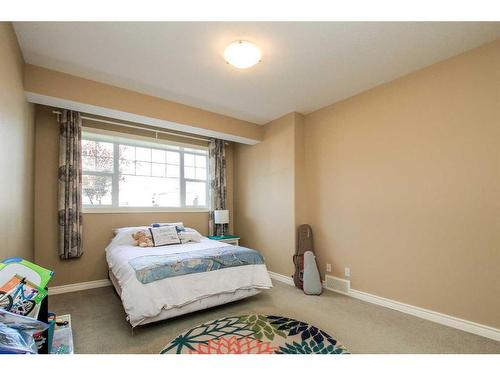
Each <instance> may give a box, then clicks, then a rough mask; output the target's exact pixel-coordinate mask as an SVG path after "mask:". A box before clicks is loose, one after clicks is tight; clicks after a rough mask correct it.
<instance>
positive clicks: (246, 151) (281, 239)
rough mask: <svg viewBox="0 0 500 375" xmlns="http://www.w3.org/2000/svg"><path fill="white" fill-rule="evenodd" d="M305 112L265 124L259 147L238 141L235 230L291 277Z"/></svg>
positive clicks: (273, 267) (269, 263) (245, 242)
mask: <svg viewBox="0 0 500 375" xmlns="http://www.w3.org/2000/svg"><path fill="white" fill-rule="evenodd" d="M299 118H301V115H298V114H295V113H290V114H288V115H286V116H283V117H281V118H279V119H277V120H274V121H272V122H270V123H269V124H266V125H264V139H263V141H262V142H261V143H259V144H258V145H255V146H247V145H241V144H238V145H235V153H234V163H235V168H234V184H235V193H234V194H235V199H234V209H235V233H236V234H238V235H239V236H241V243H242V245H243V246H248V247H252V248H255V249H257V250H259V251H261V252H262V254H263V255H264V257H265V259H266V264H267V266H268V268H269V270H270V271H274V272H277V273H280V274H283V275H291V274H292V273H293V266H292V263H291V259H292V255H293V253H294V250H295V235H294V233H295V225H296V223H295V194H294V192H295V157H296V154H295V137H296V132H297V130H296V122H297V119H299Z"/></svg>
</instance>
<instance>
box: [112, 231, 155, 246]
mask: <svg viewBox="0 0 500 375" xmlns="http://www.w3.org/2000/svg"><path fill="white" fill-rule="evenodd" d="M140 230H144V231H147V230H148V227H128V228H117V229H115V237H114V238H113V240H112V241H111V245H113V246H121V245H130V246H134V243H135V240H134V238H133V237H132V234H134V233H136V232H138V231H140Z"/></svg>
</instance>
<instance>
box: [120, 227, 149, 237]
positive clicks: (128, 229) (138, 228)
mask: <svg viewBox="0 0 500 375" xmlns="http://www.w3.org/2000/svg"><path fill="white" fill-rule="evenodd" d="M148 228H149V226H147V225H143V226H141V227H122V228H114V229H113V233H114V234H115V235H116V234H118V233H120V232H126V231H127V232H128V231H130V230H133V231H136V232H138V231H140V230H147V229H148Z"/></svg>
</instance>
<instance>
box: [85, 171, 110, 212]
mask: <svg viewBox="0 0 500 375" xmlns="http://www.w3.org/2000/svg"><path fill="white" fill-rule="evenodd" d="M82 201H83V204H85V205H110V204H111V201H112V199H111V176H93V175H84V176H83V178H82Z"/></svg>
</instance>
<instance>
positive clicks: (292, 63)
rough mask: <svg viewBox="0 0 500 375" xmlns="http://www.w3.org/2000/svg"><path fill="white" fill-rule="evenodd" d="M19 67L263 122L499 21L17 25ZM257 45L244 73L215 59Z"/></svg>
mask: <svg viewBox="0 0 500 375" xmlns="http://www.w3.org/2000/svg"><path fill="white" fill-rule="evenodd" d="M14 26H15V30H16V33H17V36H18V39H19V43H20V45H21V49H22V51H23V54H24V58H25V60H26V62H27V63H30V64H34V65H39V66H43V67H47V68H51V69H55V70H59V71H62V72H66V73H70V74H73V75H77V76H81V77H85V78H89V79H94V80H97V81H101V82H105V83H109V84H113V85H116V86H120V87H124V88H128V89H131V90H135V91H139V92H142V93H146V94H150V95H154V96H159V97H162V98H165V99H169V100H172V101H176V102H180V103H183V104H188V105H192V106H195V107H199V108H203V109H207V110H210V111H214V112H218V113H222V114H226V115H229V116H232V117H236V118H239V119H243V120H247V121H251V122H255V123H258V124H262V123H266V122H268V121H270V120H273V119H275V118H277V117H280V116H281V115H284V114H286V113H289V112H292V111H297V112H302V113H308V112H311V111H314V110H316V109H319V108H321V107H324V106H326V105H329V104H332V103H334V102H337V101H339V100H342V99H345V98H348V97H350V96H352V95H355V94H357V93H359V92H362V91H365V90H367V89H370V88H372V87H374V86H377V85H379V84H381V83H384V82H388V81H390V80H393V79H395V78H397V77H399V76H402V75H404V74H407V73H409V72H412V71H415V70H417V69H420V68H422V67H425V66H427V65H430V64H432V63H435V62H437V61H440V60H443V59H446V58H448V57H451V56H453V55H456V54H459V53H461V52H463V51H466V50H468V49H472V48H474V47H477V46H479V45H481V44H484V43H487V42H489V41H493V40H495V39H496V38H499V37H500V22H497V23H471V22H469V23H465V22H455V23H427V22H420V23H418V22H413V23H367V22H357V23H344V22H324V23H320V22H316V23H308V22H302V23H300V22H296V23H293V22H285V23H283V22H282V23H280V22H265V23H264V22H263V23H258V22H255V23H244V22H238V23H226V22H222V23H215V22H199V23H195V22H193V23H178V22H161V23H119V22H107V23H97V22H87V23H56V22H43V23H42V22H40V23H38V22H16V23H15V24H14ZM237 39H247V40H250V41H253V42H255V43H257V44H258V45H259V46H260V48H261V50H262V54H263V58H262V62H261V63H260V64H258V65H256V66H255V67H253V68H250V69H247V70H237V69H235V68H233V67H232V66H230V65H227V64H226V63H225V62H224V60H223V57H222V54H223V51H224V47H225V46H226V45H227V44H229V43H230V42H231V41H234V40H237Z"/></svg>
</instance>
